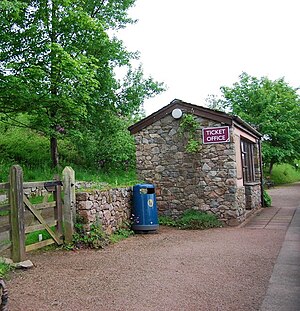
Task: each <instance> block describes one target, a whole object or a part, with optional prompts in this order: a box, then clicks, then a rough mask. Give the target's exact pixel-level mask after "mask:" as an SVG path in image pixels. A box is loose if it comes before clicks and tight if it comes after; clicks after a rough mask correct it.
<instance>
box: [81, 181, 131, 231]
mask: <svg viewBox="0 0 300 311" xmlns="http://www.w3.org/2000/svg"><path fill="white" fill-rule="evenodd" d="M131 206H132V188H131V187H129V188H116V189H111V190H105V191H100V190H90V191H87V192H78V193H76V213H77V214H78V215H79V216H81V217H83V218H84V220H85V222H86V228H85V229H86V230H87V231H88V230H89V229H90V226H91V225H92V224H93V223H95V222H98V223H100V224H102V227H103V230H104V231H105V232H106V233H107V234H111V233H113V232H114V231H115V230H117V229H118V228H119V227H120V226H121V225H122V223H124V222H128V221H129V220H130V217H131Z"/></svg>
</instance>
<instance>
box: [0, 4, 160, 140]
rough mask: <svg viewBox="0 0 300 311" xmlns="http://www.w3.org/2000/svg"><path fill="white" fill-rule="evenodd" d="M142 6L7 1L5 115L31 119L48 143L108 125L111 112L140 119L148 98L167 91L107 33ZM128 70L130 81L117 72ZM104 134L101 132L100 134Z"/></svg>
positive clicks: (2, 49)
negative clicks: (136, 65)
mask: <svg viewBox="0 0 300 311" xmlns="http://www.w3.org/2000/svg"><path fill="white" fill-rule="evenodd" d="M134 3H135V0H105V1H98V0H73V1H71V0H47V1H46V0H23V1H17V0H13V1H6V0H3V1H1V2H0V13H1V14H0V27H1V30H2V31H1V32H0V104H1V105H0V113H5V114H6V115H7V116H9V117H10V118H13V117H14V114H15V115H16V114H17V113H20V112H22V113H26V114H28V116H29V120H30V124H29V126H30V127H31V128H35V129H36V130H37V131H39V132H42V133H44V134H45V135H46V136H48V137H52V138H57V137H63V136H67V135H69V136H72V135H74V134H76V136H78V132H79V131H81V130H82V128H83V129H86V128H89V129H93V130H94V129H95V126H96V127H99V126H103V127H104V126H106V124H101V123H99V122H98V121H97V120H98V119H99V115H101V114H102V113H103V111H104V110H108V111H110V112H111V113H113V114H115V115H117V116H120V115H122V116H123V117H128V118H129V117H131V115H132V114H138V113H139V112H140V107H141V105H142V103H143V101H144V99H145V98H148V97H151V96H154V95H156V94H158V93H160V92H162V91H163V90H164V88H163V85H162V84H160V83H157V82H155V81H154V80H153V79H152V78H151V77H150V78H145V77H144V75H143V71H142V68H141V67H140V68H138V69H137V70H132V68H131V66H130V60H131V59H136V58H137V53H134V52H129V51H127V50H126V48H125V47H124V45H123V43H122V41H120V40H118V39H116V38H115V37H113V38H111V37H110V36H109V35H108V30H111V29H118V28H123V27H125V26H126V25H127V24H130V23H133V22H134V21H133V20H131V19H130V18H129V17H128V13H127V11H128V9H129V8H130V7H132V6H133V5H134ZM120 66H121V67H126V68H127V71H128V72H127V75H126V77H125V78H124V80H123V81H118V80H117V79H116V77H115V73H114V68H115V67H120ZM95 132H97V131H95Z"/></svg>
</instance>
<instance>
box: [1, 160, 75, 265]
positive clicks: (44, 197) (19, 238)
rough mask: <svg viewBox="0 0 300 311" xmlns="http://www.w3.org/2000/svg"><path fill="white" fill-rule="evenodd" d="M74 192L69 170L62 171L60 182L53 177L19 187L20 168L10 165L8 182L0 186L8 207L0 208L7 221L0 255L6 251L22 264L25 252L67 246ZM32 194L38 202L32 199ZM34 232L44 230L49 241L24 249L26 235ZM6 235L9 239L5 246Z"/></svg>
mask: <svg viewBox="0 0 300 311" xmlns="http://www.w3.org/2000/svg"><path fill="white" fill-rule="evenodd" d="M74 188H75V174H74V171H73V170H72V168H70V167H66V168H65V169H64V170H63V181H61V180H60V179H59V177H56V178H55V180H51V181H43V182H25V183H23V172H22V168H21V167H20V166H18V165H14V166H13V167H12V168H11V170H10V178H9V182H8V183H2V184H0V190H1V189H2V191H4V190H5V191H7V195H8V197H9V204H5V205H3V204H2V205H1V204H0V211H7V212H9V217H8V218H9V220H10V223H9V224H8V227H5V228H4V230H7V231H5V232H2V231H4V230H2V231H1V234H2V235H3V234H5V239H6V240H5V244H6V245H4V246H2V245H1V247H0V252H1V249H2V250H5V249H7V248H10V249H11V258H12V260H13V261H14V262H20V261H23V260H25V257H26V252H28V251H31V250H35V249H38V248H41V247H44V246H47V245H50V244H53V243H56V244H58V245H61V244H62V243H63V242H66V243H70V242H71V241H72V236H73V232H74V226H73V223H74V216H75V212H74V213H73V210H75V189H74ZM36 191H38V197H39V199H40V201H39V202H35V200H34V199H33V197H34V196H36ZM62 192H63V200H62ZM32 194H34V195H32ZM63 201H64V204H63V203H62V202H63ZM49 215H50V216H49ZM38 230H46V232H47V233H48V234H49V238H47V239H46V240H44V239H43V238H41V239H40V241H39V242H37V243H34V244H30V245H27V246H26V245H25V240H26V234H28V233H31V232H36V231H38ZM7 233H9V236H10V241H8V243H7ZM1 242H2V241H0V244H1Z"/></svg>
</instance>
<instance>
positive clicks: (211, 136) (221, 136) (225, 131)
mask: <svg viewBox="0 0 300 311" xmlns="http://www.w3.org/2000/svg"><path fill="white" fill-rule="evenodd" d="M202 136H203V143H204V144H216V143H227V142H229V141H230V136H229V127H228V126H222V127H208V128H203V129H202Z"/></svg>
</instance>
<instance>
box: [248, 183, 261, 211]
mask: <svg viewBox="0 0 300 311" xmlns="http://www.w3.org/2000/svg"><path fill="white" fill-rule="evenodd" d="M245 195H246V209H247V210H252V209H255V208H257V207H260V205H261V187H260V184H253V185H246V186H245Z"/></svg>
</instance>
